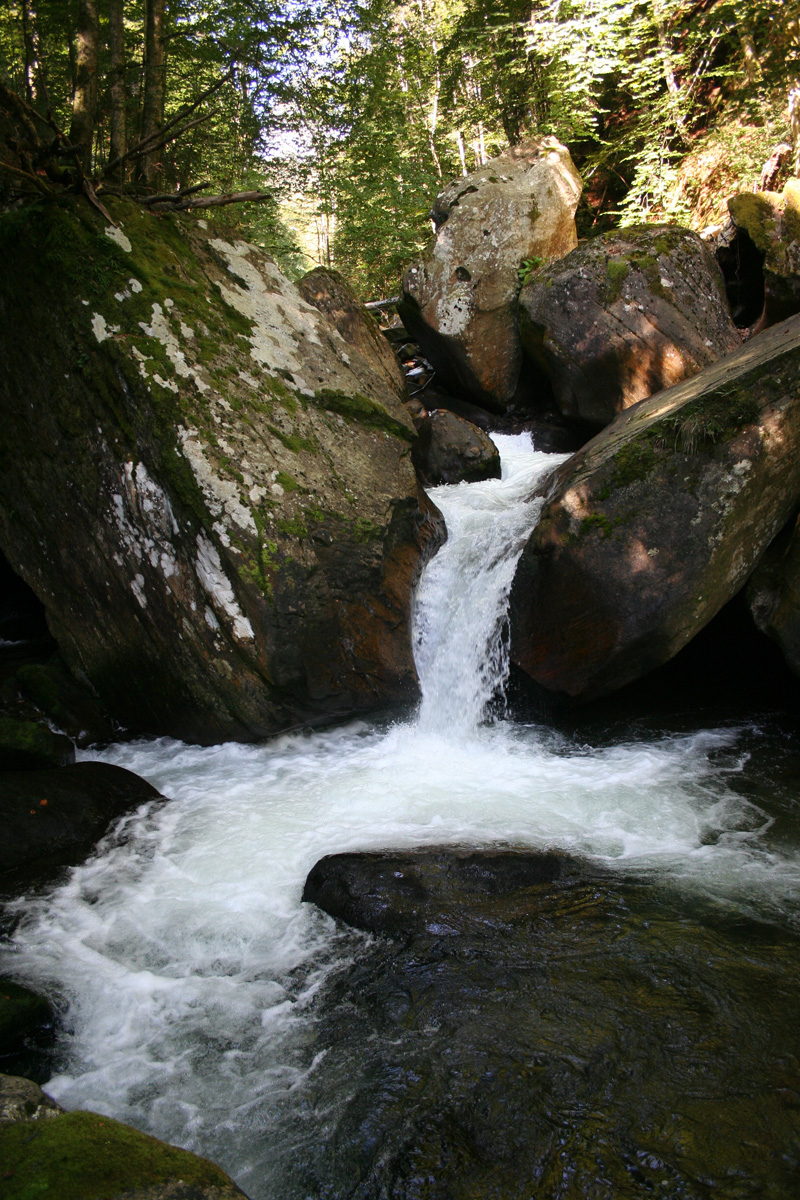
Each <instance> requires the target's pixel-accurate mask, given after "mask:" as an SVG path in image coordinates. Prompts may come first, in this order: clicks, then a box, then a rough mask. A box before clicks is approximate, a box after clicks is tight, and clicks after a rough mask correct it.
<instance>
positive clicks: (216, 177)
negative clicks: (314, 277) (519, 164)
mask: <svg viewBox="0 0 800 1200" xmlns="http://www.w3.org/2000/svg"><path fill="white" fill-rule="evenodd" d="M798 75H800V0H789V2H788V3H787V2H786V0H411V2H401V0H339V2H337V3H332V2H329V0H291V2H290V3H288V4H285V3H278V2H277V0H7V2H6V3H5V4H4V6H3V7H2V9H1V10H0V202H1V203H2V204H4V205H5V206H9V205H14V204H16V203H19V202H20V200H24V199H25V198H26V197H30V196H33V195H36V194H49V193H51V192H53V191H56V190H58V189H59V188H63V187H71V188H76V189H83V190H85V191H86V192H87V195H88V197H89V199H90V200H91V201H92V202H94V201H95V200H96V201H97V202H99V204H100V205H101V206H102V203H103V200H102V197H103V194H104V193H111V192H114V191H116V192H127V193H130V194H135V195H136V196H138V197H139V199H140V201H141V202H142V203H144V204H145V205H147V206H149V207H150V208H152V209H154V210H156V211H157V210H159V209H164V208H189V207H204V208H206V213H204V215H207V216H208V219H209V220H211V221H215V222H216V223H217V224H218V225H219V226H220V227H221V228H223V229H228V230H232V231H235V232H238V233H240V234H242V235H243V236H246V237H248V238H250V239H251V240H254V241H256V242H258V243H259V244H261V245H262V246H264V247H266V248H267V249H268V250H269V251H270V252H271V253H272V254H273V255H274V256H275V257H276V259H277V260H278V261H279V262H280V264H281V265H282V266H283V267H284V269H285V270H287V271H288V273H289V274H292V275H296V274H298V273H300V272H301V271H303V270H305V269H308V268H310V267H311V266H313V265H315V264H317V263H321V264H323V265H326V266H331V267H335V268H338V269H339V270H341V271H342V272H343V273H344V274H345V275H346V276H347V277H348V278H349V279H350V280H351V282H352V283H353V284H354V285H355V286H356V288H357V289H358V290H359V292H360V293H361V294H362V295H363V296H364V298H365V299H369V298H372V297H374V296H378V295H381V296H386V295H390V294H393V293H396V291H397V288H398V280H399V276H400V273H401V271H402V269H403V267H404V266H405V265H406V264H407V263H408V262H409V260H410V259H411V258H413V257H414V256H415V255H416V254H418V253H419V251H420V250H421V249H422V248H423V246H424V244H425V242H426V241H427V240H428V238H429V237H430V233H431V227H430V222H429V219H428V213H429V210H430V207H431V204H432V201H433V199H434V197H435V196H436V194H437V192H438V191H440V190H441V188H442V186H443V185H444V184H445V183H446V182H448V181H449V180H451V179H453V178H454V177H457V176H458V175H461V174H465V173H467V172H468V171H470V170H472V169H474V168H475V167H476V166H479V165H481V164H482V163H484V162H486V161H487V159H489V158H491V157H492V156H494V155H496V154H498V153H501V152H503V151H504V150H505V149H507V148H508V147H509V146H513V145H515V144H518V143H520V142H522V141H524V140H526V139H528V138H530V137H532V136H537V135H553V136H555V137H557V138H559V139H560V140H561V141H563V142H565V143H566V144H567V145H568V146H569V148H570V151H571V153H572V156H573V158H574V160H575V163H576V165H577V166H578V169H579V170H580V172H581V174H582V176H583V179H584V181H585V184H586V188H585V191H584V196H583V198H582V201H581V206H580V209H579V212H578V227H579V233H580V234H581V235H583V236H590V235H592V234H594V233H598V232H602V231H603V230H605V229H608V228H610V227H613V226H614V225H617V224H631V223H637V222H641V221H664V220H675V221H679V222H681V223H683V224H688V225H690V226H693V227H695V228H701V227H703V226H704V225H707V224H709V223H714V222H718V221H720V220H722V219H723V218H724V214H725V199H726V197H727V196H728V195H730V194H731V193H732V192H735V191H740V190H748V191H749V190H752V189H753V187H754V186H758V185H759V183H761V184H762V185H764V186H771V187H773V188H774V187H778V186H780V184H781V183H782V182H783V180H784V179H785V178H786V176H787V175H788V174H789V173H790V171H791V170H793V169H794V168H795V166H796V154H797V150H798V145H797V127H798V126H800V111H797V112H796V113H795V116H794V121H795V128H794V142H793V128H792V111H793V106H794V105H796V106H797V108H798V110H800V85H799V84H798V79H797V76H798ZM781 145H783V147H784V150H783V153H782V154H781V155H778V156H777V157H776V159H775V161H774V163H773V166H772V169H771V170H768V171H766V172H764V170H763V169H764V167H765V164H766V163H767V160H768V159H769V158H770V156H771V155H772V154H773V152H774V151H775V150H776V148H778V147H779V146H781ZM762 172H763V178H762ZM209 191H212V192H213V193H214V195H213V196H209V195H207V194H206V193H207V192H209ZM242 193H244V194H246V195H250V196H252V197H253V198H254V199H255V200H257V203H250V204H247V205H236V206H232V205H230V204H229V203H228V201H229V200H230V197H231V196H238V195H241V194H242Z"/></svg>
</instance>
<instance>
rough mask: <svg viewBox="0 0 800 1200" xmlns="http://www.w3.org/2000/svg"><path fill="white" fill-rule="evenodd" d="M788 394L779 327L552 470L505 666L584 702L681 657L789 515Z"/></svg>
mask: <svg viewBox="0 0 800 1200" xmlns="http://www.w3.org/2000/svg"><path fill="white" fill-rule="evenodd" d="M798 384H800V317H793V318H791V319H790V320H789V321H785V322H784V323H783V324H781V325H779V326H776V327H775V328H774V329H771V330H768V331H767V332H766V333H763V334H761V335H760V336H759V337H757V338H753V339H752V341H750V342H748V343H747V344H746V345H745V346H743V347H742V348H741V349H740V350H739V351H737V352H736V353H734V354H732V355H730V356H729V357H728V358H726V359H725V360H723V361H722V362H720V363H717V364H716V365H715V366H713V367H709V368H707V369H706V370H705V371H704V372H702V374H700V375H698V376H695V378H694V379H691V380H687V381H685V382H684V383H682V384H678V385H677V386H676V387H674V388H671V389H669V390H668V391H665V392H662V393H660V394H659V395H656V396H653V397H651V398H650V399H649V400H645V401H642V403H641V404H639V405H637V406H636V407H635V408H633V409H629V410H628V411H627V412H626V413H623V414H621V415H620V416H619V417H618V418H617V419H616V421H614V422H613V424H612V425H610V426H609V427H608V428H607V429H606V430H604V431H603V432H602V433H601V434H599V435H598V436H597V437H596V438H594V439H593V440H592V441H591V442H589V443H588V445H587V446H585V447H584V449H583V450H581V451H580V452H579V453H578V454H576V455H574V456H573V458H571V459H570V460H569V461H568V462H566V463H565V464H564V465H563V466H562V467H561V469H560V470H559V471H558V472H557V473H556V475H555V477H554V481H553V484H552V489H551V492H550V494H549V498H548V501H547V503H546V504H545V507H544V509H543V512H542V518H541V521H540V524H539V525H538V527H537V528H536V529H535V530H534V532H533V534H532V535H531V537H530V539H529V541H528V543H527V545H526V547H525V549H524V551H523V553H522V557H521V559H520V562H519V565H518V567H517V573H516V576H515V578H514V584H513V587H512V591H511V655H512V658H513V660H514V662H516V663H517V664H518V665H519V666H520V667H522V668H523V670H525V671H526V672H527V673H528V674H529V675H530V676H531V677H532V678H533V679H534V680H536V682H537V683H539V684H541V685H543V686H544V687H546V688H549V689H551V690H552V691H555V692H560V693H566V694H567V695H569V696H573V697H580V698H582V699H592V698H594V697H596V696H601V695H603V694H606V693H608V692H612V691H614V690H615V689H617V688H620V687H622V686H623V685H624V684H626V683H628V682H630V681H631V680H633V679H636V678H638V677H639V676H641V675H644V674H645V673H646V672H647V671H649V670H651V669H652V668H653V667H656V666H658V665H660V664H661V663H663V662H666V661H667V660H668V659H670V658H671V657H672V656H673V655H675V654H676V653H677V652H678V651H679V650H680V649H681V648H682V647H683V646H684V645H686V643H687V642H688V641H689V640H690V639H691V638H692V637H693V636H694V634H695V633H697V632H698V631H699V630H700V629H702V628H703V626H704V625H706V624H707V622H708V621H710V620H711V618H712V617H713V616H714V615H715V613H717V612H718V611H719V610H720V608H721V607H722V606H723V604H725V603H726V601H727V600H728V599H730V597H731V596H733V595H734V594H735V593H736V592H737V591H738V590H739V588H740V587H742V585H743V584H744V583H745V582H746V580H747V578H748V576H749V575H750V574H751V572H752V571H753V568H754V567H755V566H756V564H757V563H758V561H759V559H760V557H761V555H762V554H763V553H764V551H765V550H766V548H767V547H768V546H769V544H770V542H771V541H772V539H773V538H774V537H775V535H776V534H777V532H778V531H779V530H780V529H781V527H782V526H783V525H784V524H785V522H786V521H787V519H788V518H789V516H790V515H791V514H792V512H793V511H794V510H795V506H796V505H797V503H798V500H800V393H798Z"/></svg>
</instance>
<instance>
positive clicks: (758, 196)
mask: <svg viewBox="0 0 800 1200" xmlns="http://www.w3.org/2000/svg"><path fill="white" fill-rule="evenodd" d="M728 211H729V213H730V215H731V221H732V222H733V225H734V228H735V230H736V231H737V232H738V233H739V234H740V235H741V234H744V235H746V237H747V238H749V240H750V242H751V243H752V244H753V245H754V246H755V248H756V250H757V251H758V252H759V253H760V255H761V256H762V258H763V268H762V270H763V275H764V279H763V289H764V309H763V314H762V315H761V326H762V327H767V326H769V325H775V324H776V323H777V322H779V321H783V320H785V318H786V317H790V316H793V315H794V314H795V313H797V312H800V180H798V179H790V180H789V182H788V183H787V184H786V187H785V188H784V189H783V192H782V193H777V192H742V193H740V194H739V195H738V196H733V197H731V199H730V200H729V201H728Z"/></svg>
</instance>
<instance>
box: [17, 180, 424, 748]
mask: <svg viewBox="0 0 800 1200" xmlns="http://www.w3.org/2000/svg"><path fill="white" fill-rule="evenodd" d="M108 203H109V208H110V211H111V213H112V215H113V217H114V220H115V222H116V224H115V225H106V222H105V221H104V220H103V219H101V217H100V216H99V214H98V213H97V212H95V211H94V210H93V209H91V208H90V207H89V206H88V205H87V204H86V202H85V201H84V200H81V199H77V198H64V199H62V200H59V201H53V202H51V203H41V204H38V203H37V204H33V205H31V206H29V207H27V208H25V209H21V210H18V211H16V212H13V213H7V214H5V215H4V216H3V217H2V218H0V254H2V257H3V263H4V269H3V273H2V278H0V356H1V357H2V360H3V363H4V370H3V373H2V376H0V404H2V409H3V423H2V428H0V548H2V550H3V551H4V552H5V554H6V556H7V558H8V560H9V562H10V563H11V565H12V567H13V568H14V570H15V571H17V572H18V573H19V574H20V575H21V576H23V578H24V579H25V580H26V582H27V583H28V584H29V585H30V586H31V587H32V588H33V590H34V592H35V593H36V594H37V596H38V597H39V598H40V599H41V601H42V602H43V604H44V606H45V609H46V613H47V620H48V625H49V627H50V630H51V632H52V633H53V635H54V636H55V638H56V640H57V642H58V645H59V649H60V652H61V654H62V656H63V658H64V660H65V661H66V663H67V665H68V667H69V669H70V670H71V671H72V673H73V674H74V675H75V676H76V677H77V678H78V679H79V680H80V681H85V682H87V683H88V684H89V685H90V686H91V688H92V689H93V690H94V692H95V694H96V695H97V696H98V697H99V699H100V701H101V702H102V704H103V705H104V706H105V708H106V709H107V710H108V712H109V713H110V714H111V715H112V716H113V717H114V718H115V719H116V720H118V721H121V722H122V723H123V724H124V725H126V726H128V727H129V728H131V729H133V730H136V731H141V732H147V733H153V734H159V733H162V734H163V733H166V734H172V735H174V736H179V737H183V738H187V739H189V740H195V741H200V742H213V741H216V740H220V739H225V738H236V739H241V740H252V739H257V738H260V737H263V736H265V735H268V734H270V733H272V732H275V731H276V730H278V729H282V728H286V727H290V726H293V725H295V724H297V723H298V722H303V723H306V722H311V723H313V722H319V721H325V720H330V719H332V718H335V717H341V716H345V715H347V714H350V713H352V712H354V711H359V710H363V709H367V708H370V707H372V706H374V705H378V704H381V705H383V704H386V703H389V702H394V701H400V700H405V699H408V698H411V697H413V696H414V695H415V694H416V689H417V683H416V674H415V670H414V664H413V658H412V654H411V644H410V632H409V605H410V594H411V589H412V586H413V583H414V581H415V578H416V575H417V574H418V572H419V570H420V568H421V564H422V562H423V560H424V556H425V555H426V554H427V553H430V551H431V549H432V548H433V547H434V546H435V545H436V544H437V538H438V536H439V526H438V524H437V520H436V519H435V515H434V514H433V513H432V512H431V509H430V506H429V505H427V504H426V502H425V500H424V498H422V499H421V498H420V496H419V493H418V489H417V484H416V480H415V477H414V471H413V467H412V465H411V461H410V442H411V441H412V440H413V438H414V436H415V435H414V430H413V426H412V424H411V422H410V420H409V418H408V417H407V415H406V413H405V410H404V409H403V406H402V404H401V403H400V400H399V399H398V396H397V393H396V391H395V390H394V389H393V387H392V386H390V383H389V382H387V376H386V371H385V368H384V365H383V364H382V363H380V362H379V361H377V360H376V359H375V358H374V357H369V356H368V355H367V354H366V353H364V352H363V351H362V350H361V349H359V348H358V347H357V346H355V345H352V344H351V343H349V342H347V341H345V339H344V338H343V337H342V335H341V334H340V333H339V331H338V329H337V328H336V327H335V325H333V324H332V323H331V322H330V321H329V320H328V319H327V318H326V317H325V315H324V314H323V313H322V312H320V311H319V310H318V309H317V308H315V307H313V306H312V305H311V304H309V303H307V302H306V301H305V300H304V299H303V297H302V296H301V295H300V293H299V292H298V291H297V289H296V288H295V287H293V286H292V285H291V284H289V283H288V282H287V281H286V279H284V278H283V276H282V275H281V274H280V272H279V271H278V269H277V268H276V267H275V265H274V264H273V263H272V262H271V260H270V259H268V258H267V257H266V255H264V254H263V253H262V252H261V251H259V250H257V249H256V248H254V247H252V246H249V245H247V244H245V243H243V242H236V243H230V242H226V241H224V240H223V239H221V238H215V237H213V236H211V234H210V232H209V231H208V229H207V228H206V227H205V222H203V221H198V220H195V219H194V218H192V217H180V216H173V215H170V216H160V217H157V216H154V215H152V214H149V213H145V212H143V211H142V210H141V209H139V208H138V207H137V206H135V205H133V204H131V203H129V202H126V201H121V200H120V201H117V202H114V201H113V200H112V199H109V201H108ZM331 397H337V398H338V400H332V399H331ZM289 477H291V479H292V480H293V481H294V484H295V486H293V487H289V488H286V487H284V486H283V484H282V483H281V479H287V478H289ZM359 522H361V523H362V524H363V523H364V522H366V523H368V524H369V526H370V527H371V528H373V529H375V530H376V531H377V532H376V535H375V537H374V538H372V539H371V540H370V541H368V542H366V541H364V540H363V538H361V537H360V536H359V535H358V532H357V531H358V529H359V528H360V526H359Z"/></svg>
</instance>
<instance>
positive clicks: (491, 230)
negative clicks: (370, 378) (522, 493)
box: [398, 137, 582, 412]
mask: <svg viewBox="0 0 800 1200" xmlns="http://www.w3.org/2000/svg"><path fill="white" fill-rule="evenodd" d="M581 188H582V183H581V179H580V176H579V175H578V173H577V171H576V170H575V167H574V166H573V163H572V159H571V158H570V156H569V151H568V150H567V149H566V147H565V146H562V145H561V144H560V143H559V142H557V141H556V140H555V138H550V137H544V138H537V139H534V140H533V141H530V142H528V143H525V144H524V145H520V146H515V147H512V149H510V150H509V151H508V152H507V153H506V154H503V155H501V156H500V157H499V158H493V159H491V160H490V161H489V162H488V163H486V165H485V166H483V167H480V168H479V170H477V171H473V172H472V174H470V175H467V176H465V177H464V178H463V179H459V180H457V181H456V182H455V183H451V184H450V185H449V186H448V187H447V188H445V190H444V191H443V192H442V193H441V195H440V196H438V197H437V200H436V203H435V205H434V207H433V212H432V214H431V215H432V217H433V220H434V223H435V225H436V226H437V233H436V239H435V241H434V243H433V246H432V248H431V250H430V251H429V252H428V254H427V255H426V257H425V258H423V259H422V260H421V261H420V262H418V263H415V264H414V265H413V266H411V267H409V268H408V270H407V271H406V273H405V275H404V277H403V303H402V304H401V305H400V307H399V309H398V311H399V312H400V315H401V317H402V319H403V323H404V325H405V327H406V328H407V329H408V331H409V332H410V333H411V334H412V336H413V337H414V338H416V339H417V341H418V342H419V344H420V345H421V347H422V349H423V351H424V353H425V356H426V358H427V359H428V360H429V361H430V362H431V363H432V364H433V366H434V367H435V368H436V371H437V372H438V374H439V376H440V378H441V380H442V382H443V383H444V384H445V386H447V387H451V388H453V389H454V390H455V391H456V392H458V393H462V392H463V393H464V394H465V395H466V396H467V397H468V398H469V399H471V400H474V401H475V403H477V404H480V405H482V406H483V407H485V408H488V409H490V410H491V411H494V412H504V411H505V409H506V406H507V404H508V402H509V401H510V400H511V399H512V397H513V396H514V394H515V392H516V390H517V385H518V383H519V378H520V369H521V366H522V350H521V347H520V343H519V334H518V332H517V321H516V315H515V306H516V296H517V290H518V288H519V276H518V272H519V268H520V266H521V264H522V262H523V261H524V260H528V261H529V260H531V259H541V260H543V261H544V260H547V259H550V258H553V257H554V256H557V255H560V254H566V252H567V251H568V250H571V249H572V248H573V246H575V244H576V242H577V234H576V232H575V220H574V217H575V209H576V207H577V204H578V199H579V197H580V194H581Z"/></svg>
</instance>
